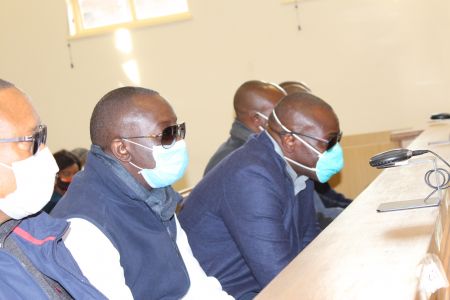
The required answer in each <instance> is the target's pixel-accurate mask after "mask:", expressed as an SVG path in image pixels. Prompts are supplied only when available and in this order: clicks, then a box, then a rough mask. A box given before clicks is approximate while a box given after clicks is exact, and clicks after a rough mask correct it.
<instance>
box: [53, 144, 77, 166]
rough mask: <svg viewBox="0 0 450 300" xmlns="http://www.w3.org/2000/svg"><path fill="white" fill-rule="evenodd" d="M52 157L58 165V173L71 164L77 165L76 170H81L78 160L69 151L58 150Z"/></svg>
mask: <svg viewBox="0 0 450 300" xmlns="http://www.w3.org/2000/svg"><path fill="white" fill-rule="evenodd" d="M53 157H54V158H55V160H56V164H57V165H58V168H59V170H60V171H62V170H64V169H65V168H67V167H70V166H71V165H73V164H77V166H78V169H80V170H81V163H80V160H79V159H78V157H76V156H75V155H74V154H73V153H72V152H70V151H67V150H64V149H63V150H60V151H58V152H55V153H53Z"/></svg>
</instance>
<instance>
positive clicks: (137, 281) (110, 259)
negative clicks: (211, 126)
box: [52, 87, 231, 300]
mask: <svg viewBox="0 0 450 300" xmlns="http://www.w3.org/2000/svg"><path fill="white" fill-rule="evenodd" d="M90 133H91V140H92V147H91V150H90V151H89V154H88V158H87V161H86V164H85V167H84V170H83V171H82V172H80V173H79V174H78V175H77V176H76V177H75V178H74V179H73V181H72V182H71V184H70V187H69V189H68V191H67V192H66V193H65V195H64V197H63V198H62V199H61V200H60V201H59V202H58V204H57V206H56V207H55V209H54V210H53V211H52V214H54V215H56V216H59V217H63V218H67V219H69V220H70V221H71V231H70V232H69V234H68V235H67V237H66V240H65V242H66V244H67V247H68V248H69V249H70V251H71V252H72V254H73V256H74V257H75V260H76V261H77V262H78V264H79V266H80V268H81V270H82V271H83V273H84V274H85V275H86V277H87V278H88V279H89V280H90V281H91V282H92V283H93V284H94V285H95V286H96V287H97V288H98V289H99V290H100V291H102V292H103V293H104V294H105V295H106V296H107V297H108V298H109V299H121V300H122V299H230V298H231V297H230V296H229V295H227V294H226V293H225V292H223V291H222V288H221V286H220V283H219V282H218V281H217V280H216V279H215V278H212V277H207V276H206V274H205V272H204V271H203V269H202V268H201V267H200V265H199V263H198V261H197V260H196V259H195V257H194V256H193V255H192V251H191V248H190V246H189V243H188V241H187V237H186V234H185V233H184V231H183V230H182V228H181V227H180V225H179V223H178V220H177V218H176V216H175V215H174V213H175V208H176V205H177V203H178V202H179V201H180V199H181V197H180V195H179V194H178V193H176V192H175V191H174V190H173V189H172V187H171V185H172V184H173V183H174V182H176V181H177V180H179V179H180V178H181V177H182V176H183V174H184V172H185V170H186V167H187V164H188V154H187V149H186V143H185V141H184V137H185V133H186V128H185V124H184V123H181V124H180V123H177V117H176V115H175V113H174V111H173V110H172V107H171V106H170V104H169V103H168V102H167V101H166V100H165V99H164V98H162V97H161V96H160V95H159V94H158V93H157V92H155V91H152V90H149V89H145V88H139V87H123V88H119V89H115V90H113V91H111V92H109V93H107V94H106V95H105V96H104V97H103V98H102V99H101V100H100V101H99V102H98V103H97V105H96V106H95V108H94V111H93V113H92V117H91V124H90Z"/></svg>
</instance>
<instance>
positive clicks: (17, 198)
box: [0, 79, 106, 299]
mask: <svg viewBox="0 0 450 300" xmlns="http://www.w3.org/2000/svg"><path fill="white" fill-rule="evenodd" d="M46 138H47V127H46V126H45V125H42V124H41V123H40V119H39V116H38V115H37V113H36V111H35V110H34V108H33V107H32V106H31V104H30V102H29V101H28V98H27V96H26V95H25V94H23V93H22V92H21V91H20V90H19V89H17V88H16V87H15V86H14V85H13V84H12V83H9V82H6V81H4V80H2V79H0V177H1V181H0V299H73V298H76V299H106V298H105V297H104V296H103V295H102V294H101V293H100V292H99V291H97V290H96V289H95V288H94V287H93V286H91V285H90V284H89V282H88V280H87V279H86V278H85V277H84V276H83V275H82V273H81V272H80V270H79V268H78V266H77V265H76V263H75V261H74V259H73V257H72V256H71V254H70V252H69V251H68V249H67V248H65V246H64V243H63V241H62V236H63V234H64V233H65V232H66V231H67V230H68V224H67V222H65V221H63V220H57V219H53V218H51V217H50V216H48V215H47V214H46V213H38V212H39V211H40V210H41V209H42V207H44V205H45V204H46V203H47V202H48V201H49V200H50V197H51V194H52V191H53V183H54V181H55V175H56V173H57V171H58V167H57V165H56V162H55V160H54V158H53V156H52V154H51V152H50V150H49V149H48V148H47V147H46V146H45V143H46Z"/></svg>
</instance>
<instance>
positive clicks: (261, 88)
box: [233, 80, 286, 132]
mask: <svg viewBox="0 0 450 300" xmlns="http://www.w3.org/2000/svg"><path fill="white" fill-rule="evenodd" d="M285 95H286V93H285V92H284V91H283V89H281V88H280V87H279V86H278V85H275V84H272V83H269V82H264V81H258V80H252V81H247V82H245V83H244V84H242V85H241V86H240V87H239V88H238V89H237V91H236V93H235V95H234V102H233V105H234V110H235V112H236V118H237V119H238V120H239V121H241V122H242V123H244V124H245V125H246V126H247V127H248V128H249V129H250V130H252V131H253V132H258V126H261V125H262V124H260V123H261V120H260V119H259V118H260V117H258V114H256V113H257V112H259V113H262V114H264V115H266V116H268V115H269V113H270V111H271V110H272V109H273V107H274V106H275V105H276V104H277V103H278V101H280V99H281V98H283V97H284V96H285Z"/></svg>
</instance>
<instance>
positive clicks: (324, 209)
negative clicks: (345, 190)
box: [280, 81, 352, 229]
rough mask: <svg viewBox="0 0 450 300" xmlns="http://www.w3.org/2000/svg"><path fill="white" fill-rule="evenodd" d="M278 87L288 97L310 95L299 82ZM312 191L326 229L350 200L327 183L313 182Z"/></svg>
mask: <svg viewBox="0 0 450 300" xmlns="http://www.w3.org/2000/svg"><path fill="white" fill-rule="evenodd" d="M280 86H281V87H282V88H283V89H284V90H285V91H286V93H287V94H288V95H290V94H295V93H303V92H307V93H311V89H310V88H309V87H308V86H307V85H306V84H304V83H302V82H299V81H285V82H282V83H280ZM314 190H315V191H316V193H317V195H318V196H319V197H315V198H314V200H315V201H314V204H315V206H316V212H317V218H318V220H319V224H320V227H321V228H322V229H324V228H325V227H327V226H328V225H329V224H330V223H331V222H332V221H333V220H334V219H335V218H336V217H337V216H338V215H339V214H340V213H341V212H342V211H343V210H344V208H346V207H347V206H349V205H350V203H351V202H352V200H350V199H347V198H346V197H345V196H344V195H343V194H340V193H338V192H336V191H335V190H334V189H333V188H332V187H331V186H330V184H329V183H328V182H323V183H322V182H318V181H316V182H314Z"/></svg>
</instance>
